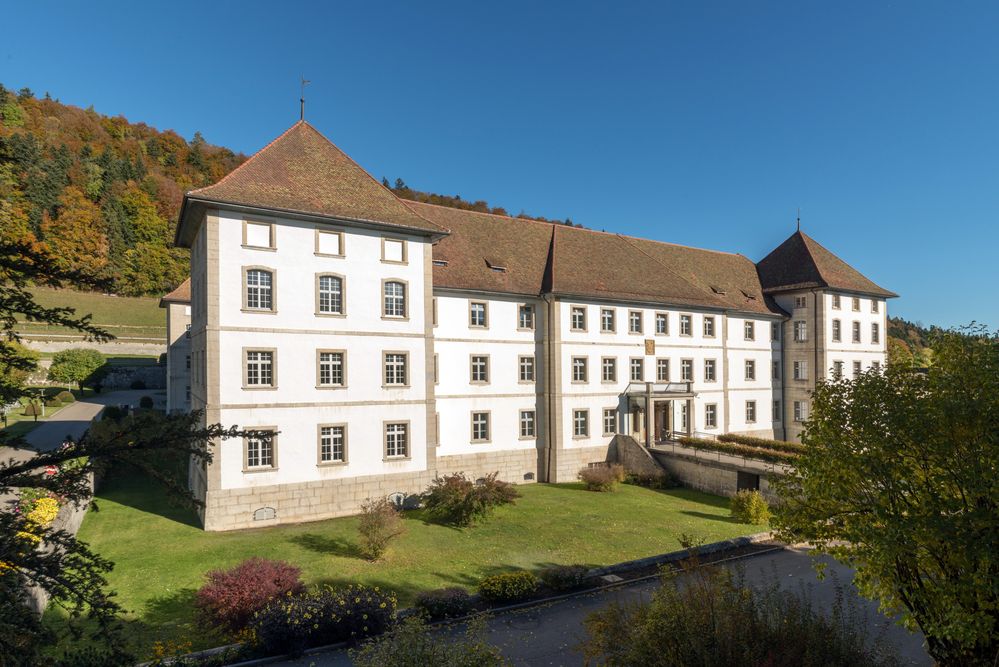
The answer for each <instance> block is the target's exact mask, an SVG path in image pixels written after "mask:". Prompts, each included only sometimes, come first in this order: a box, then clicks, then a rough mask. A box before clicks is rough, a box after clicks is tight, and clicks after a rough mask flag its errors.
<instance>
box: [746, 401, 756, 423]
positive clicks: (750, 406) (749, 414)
mask: <svg viewBox="0 0 999 667" xmlns="http://www.w3.org/2000/svg"><path fill="white" fill-rule="evenodd" d="M746 423H747V424H754V423H756V401H746Z"/></svg>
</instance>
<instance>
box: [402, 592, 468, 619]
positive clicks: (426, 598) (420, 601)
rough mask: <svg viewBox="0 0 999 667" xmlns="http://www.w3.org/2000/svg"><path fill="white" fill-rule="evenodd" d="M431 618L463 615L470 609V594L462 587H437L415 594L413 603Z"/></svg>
mask: <svg viewBox="0 0 999 667" xmlns="http://www.w3.org/2000/svg"><path fill="white" fill-rule="evenodd" d="M413 606H414V607H416V609H418V610H419V611H421V612H423V613H424V614H426V615H427V616H428V617H429V618H430V619H431V620H435V621H436V620H438V619H441V618H454V617H456V616H464V615H465V614H467V613H468V612H469V611H471V609H472V596H471V595H469V594H468V591H466V590H465V589H464V588H458V587H457V586H454V587H451V588H438V589H437V590H435V591H424V592H423V593H420V594H419V595H417V596H416V602H415V603H414V604H413Z"/></svg>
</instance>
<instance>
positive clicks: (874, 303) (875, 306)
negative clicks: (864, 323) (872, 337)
mask: <svg viewBox="0 0 999 667" xmlns="http://www.w3.org/2000/svg"><path fill="white" fill-rule="evenodd" d="M871 312H872V313H877V312H879V306H878V300H877V299H871Z"/></svg>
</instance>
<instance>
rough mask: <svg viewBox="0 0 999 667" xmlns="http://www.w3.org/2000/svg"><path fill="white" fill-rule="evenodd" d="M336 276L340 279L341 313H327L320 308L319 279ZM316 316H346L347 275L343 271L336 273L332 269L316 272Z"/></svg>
mask: <svg viewBox="0 0 999 667" xmlns="http://www.w3.org/2000/svg"><path fill="white" fill-rule="evenodd" d="M327 277H329V278H336V279H338V280H339V281H340V312H339V313H327V312H323V311H321V310H319V302H320V300H319V291H320V290H319V281H320V280H321V279H322V278H327ZM315 289H316V303H315V306H316V317H346V316H347V277H346V276H344V275H343V274H341V273H334V272H332V271H322V272H320V273H317V274H316V282H315Z"/></svg>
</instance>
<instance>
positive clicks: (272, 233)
mask: <svg viewBox="0 0 999 667" xmlns="http://www.w3.org/2000/svg"><path fill="white" fill-rule="evenodd" d="M249 225H267V226H268V227H269V228H270V229H269V231H268V239H267V242H268V244H269V245H266V246H261V245H250V244H249V243H247V238H246V237H247V234H246V230H247V227H248V226H249ZM240 247H241V248H243V249H244V250H263V251H264V252H277V224H276V223H275V222H274V220H273V219H271V218H254V217H244V218H243V241H242V243H241V244H240Z"/></svg>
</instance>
